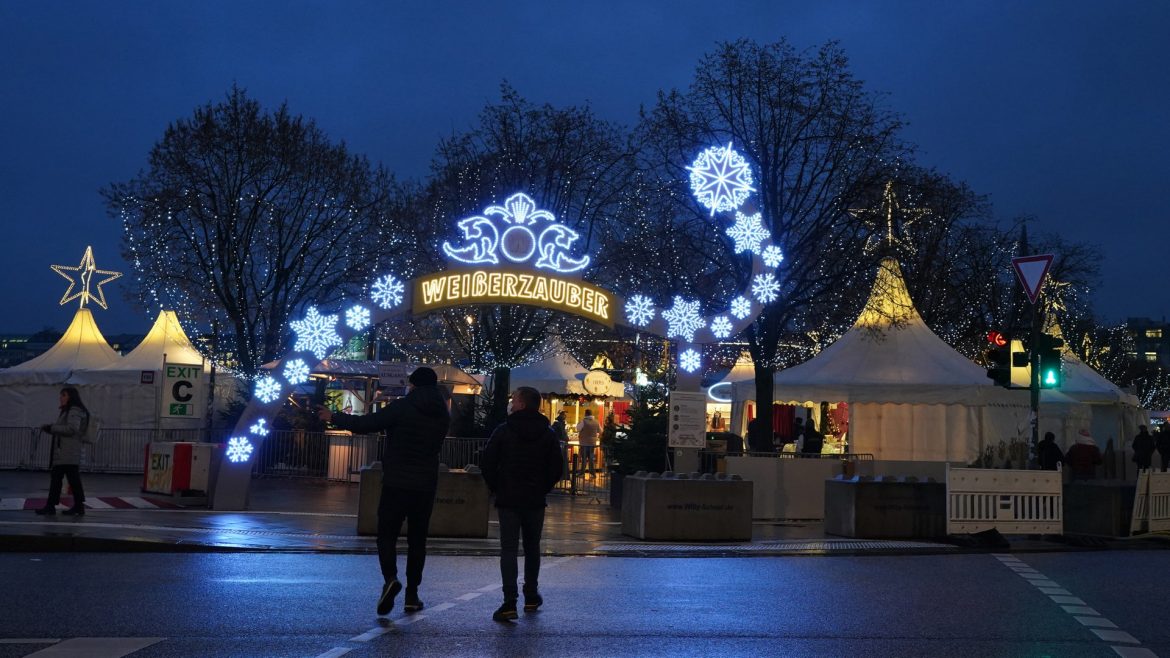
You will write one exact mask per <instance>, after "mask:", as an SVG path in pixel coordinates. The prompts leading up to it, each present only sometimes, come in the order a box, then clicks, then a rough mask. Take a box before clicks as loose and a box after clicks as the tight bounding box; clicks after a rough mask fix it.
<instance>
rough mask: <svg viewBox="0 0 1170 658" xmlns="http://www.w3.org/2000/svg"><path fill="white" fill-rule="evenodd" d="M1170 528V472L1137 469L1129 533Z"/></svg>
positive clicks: (1163, 530) (1159, 530) (1160, 530)
mask: <svg viewBox="0 0 1170 658" xmlns="http://www.w3.org/2000/svg"><path fill="white" fill-rule="evenodd" d="M1167 530H1170V472H1166V471H1154V470H1141V471H1138V480H1137V493H1136V495H1135V496H1134V501H1133V516H1132V517H1131V518H1130V523H1129V532H1130V534H1139V533H1145V532H1165V531H1167Z"/></svg>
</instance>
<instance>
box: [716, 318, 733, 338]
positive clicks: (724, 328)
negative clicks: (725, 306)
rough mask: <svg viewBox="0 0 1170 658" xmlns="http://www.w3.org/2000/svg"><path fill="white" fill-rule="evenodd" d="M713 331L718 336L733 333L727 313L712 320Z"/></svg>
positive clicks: (723, 336) (721, 336) (726, 335)
mask: <svg viewBox="0 0 1170 658" xmlns="http://www.w3.org/2000/svg"><path fill="white" fill-rule="evenodd" d="M711 333H712V335H714V336H715V337H716V338H727V337H728V336H730V335H731V320H728V319H727V316H726V315H720V316H716V317H715V319H713V320H711Z"/></svg>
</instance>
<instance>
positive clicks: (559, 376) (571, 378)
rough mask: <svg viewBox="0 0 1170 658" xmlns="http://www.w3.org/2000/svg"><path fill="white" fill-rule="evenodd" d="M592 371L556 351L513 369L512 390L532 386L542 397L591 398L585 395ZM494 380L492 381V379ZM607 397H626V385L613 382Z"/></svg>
mask: <svg viewBox="0 0 1170 658" xmlns="http://www.w3.org/2000/svg"><path fill="white" fill-rule="evenodd" d="M588 372H589V371H588V370H586V369H585V368H584V367H582V366H581V364H580V363H578V362H577V359H575V358H573V356H572V355H571V354H569V353H568V352H567V351H565V350H564V349H555V350H553V351H552V352H550V354H549V355H548V356H546V357H545V358H544V359H541V360H540V361H537V362H535V363H530V364H528V365H526V366H520V367H519V368H512V372H511V377H510V379H509V383H508V386H509V387H510V388H511V389H512V390H516V389H517V388H519V387H521V386H531V387H532V388H535V389H536V390H538V391H540V392H541V393H542V394H553V395H589V393H587V392H586V391H585V375H586V374H588ZM489 379H490V378H489ZM607 386H608V390H607V391H606V392H605V393H604V395H605V396H606V397H613V398H620V397H623V396H624V395H625V385H623V384H622V383H621V382H615V381H610V382H608V384H607Z"/></svg>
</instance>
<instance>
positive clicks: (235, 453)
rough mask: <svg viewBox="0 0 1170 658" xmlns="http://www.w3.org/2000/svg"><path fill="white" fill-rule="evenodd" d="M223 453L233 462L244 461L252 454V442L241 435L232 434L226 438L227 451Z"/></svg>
mask: <svg viewBox="0 0 1170 658" xmlns="http://www.w3.org/2000/svg"><path fill="white" fill-rule="evenodd" d="M224 455H225V456H226V457H227V458H228V461H229V462H231V463H233V464H239V463H240V462H246V461H248V458H249V457H251V456H252V442H251V441H249V440H248V439H246V438H244V437H242V436H233V437H232V438H230V439H228V444H227V451H226V452H225V453H224Z"/></svg>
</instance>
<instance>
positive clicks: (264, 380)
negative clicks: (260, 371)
mask: <svg viewBox="0 0 1170 658" xmlns="http://www.w3.org/2000/svg"><path fill="white" fill-rule="evenodd" d="M255 393H256V399H258V400H260V401H261V402H263V403H264V404H271V403H272V402H274V401H275V400H276V398H278V397H280V382H278V381H276V380H275V379H273V378H272V377H261V378H260V379H258V380H256V390H255Z"/></svg>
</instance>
